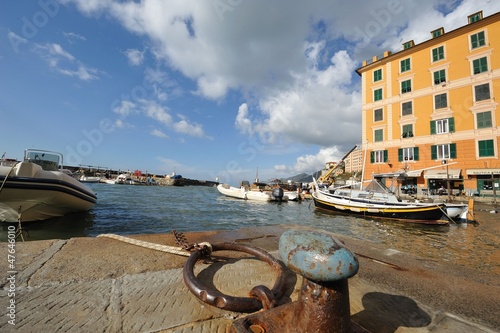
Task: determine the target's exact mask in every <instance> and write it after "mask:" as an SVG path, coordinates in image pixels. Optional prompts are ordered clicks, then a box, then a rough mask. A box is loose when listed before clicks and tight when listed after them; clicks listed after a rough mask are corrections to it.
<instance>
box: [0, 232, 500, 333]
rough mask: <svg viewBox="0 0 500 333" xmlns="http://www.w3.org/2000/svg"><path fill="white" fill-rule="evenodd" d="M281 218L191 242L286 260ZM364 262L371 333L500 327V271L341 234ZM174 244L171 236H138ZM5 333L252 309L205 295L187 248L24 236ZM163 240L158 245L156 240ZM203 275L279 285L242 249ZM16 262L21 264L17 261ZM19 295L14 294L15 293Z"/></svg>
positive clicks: (231, 289) (178, 329)
mask: <svg viewBox="0 0 500 333" xmlns="http://www.w3.org/2000/svg"><path fill="white" fill-rule="evenodd" d="M288 229H301V230H305V231H307V228H304V227H298V226H290V225H281V226H273V227H259V228H252V229H241V230H235V231H224V230H221V231H210V232H190V233H186V234H185V236H186V238H187V240H188V241H189V242H194V243H201V242H209V243H212V244H216V243H220V242H236V243H239V244H246V245H251V246H253V247H257V248H260V249H263V250H265V251H268V252H269V253H271V254H272V255H273V256H275V257H276V258H279V252H278V240H279V237H280V235H281V234H282V233H283V232H284V231H286V230H288ZM334 236H335V237H336V238H338V239H339V240H341V241H342V242H343V243H344V244H345V246H346V247H347V248H349V249H350V250H351V251H353V252H354V253H355V254H356V255H357V256H358V260H359V267H360V268H359V271H358V274H357V275H355V276H354V277H352V278H350V279H349V280H348V281H349V295H350V309H351V319H352V321H353V322H355V323H356V324H358V325H360V326H361V327H363V328H364V329H366V330H367V331H369V332H399V333H400V332H419V333H422V332H434V333H439V332H454V333H461V332H463V333H475V332H489V333H491V332H499V328H500V317H499V316H498V310H499V305H498V304H499V303H498V302H499V298H498V297H499V296H498V295H500V279H499V278H498V275H496V274H486V273H481V272H478V271H476V270H472V269H467V268H463V267H456V266H453V265H449V264H447V263H446V262H437V261H434V260H426V259H422V258H419V257H415V256H413V255H411V254H407V253H402V252H398V251H396V250H391V249H387V248H385V247H384V246H383V245H381V244H376V243H371V242H367V241H361V240H357V239H353V238H349V237H346V236H340V235H334ZM129 237H130V238H131V239H133V240H140V241H144V242H147V243H149V244H153V245H154V244H157V245H171V246H175V245H176V244H175V238H174V236H173V235H172V234H152V235H134V236H129ZM1 246H2V253H3V256H2V258H4V259H2V261H1V264H0V269H1V271H2V272H4V273H6V272H7V274H2V277H1V280H0V283H1V286H2V288H1V291H0V303H1V304H0V305H1V306H0V313H1V317H0V331H1V332H92V333H97V332H162V333H187V332H199V333H202V332H210V333H212V332H218V333H223V332H228V327H230V326H231V323H232V322H233V321H234V320H236V319H238V318H243V317H245V316H247V315H248V314H245V313H238V312H231V311H226V310H221V309H219V308H216V307H213V306H210V305H208V304H205V303H203V302H202V301H200V300H198V299H197V298H196V297H195V296H194V295H193V294H192V293H191V292H190V291H189V290H188V289H187V287H186V286H185V284H184V281H183V276H182V269H183V265H184V263H185V262H186V257H185V256H180V255H177V254H171V253H165V252H162V251H158V250H156V249H153V248H147V247H143V246H139V245H135V244H130V243H126V242H123V241H120V240H117V239H113V238H110V237H107V236H103V237H92V238H90V237H89V238H72V239H68V240H57V239H54V240H44V241H30V242H21V241H20V240H17V241H16V242H15V247H11V248H14V254H13V255H14V257H15V261H12V262H8V261H7V257H8V256H7V251H6V249H7V243H3V244H1ZM153 247H154V246H153ZM213 257H214V258H216V259H218V260H215V262H213V263H202V262H199V263H197V264H196V270H195V271H196V274H198V277H199V278H200V279H203V281H204V282H205V283H206V284H210V285H213V286H214V287H215V288H217V289H218V290H220V291H221V292H223V293H226V294H228V295H234V296H247V294H248V292H249V291H250V289H251V288H252V287H254V286H256V285H259V284H263V285H267V286H272V284H273V283H274V280H275V273H274V272H273V270H272V269H270V267H269V265H268V264H266V263H264V262H262V261H259V260H255V258H251V257H249V256H248V255H247V254H245V253H241V252H226V251H224V252H216V253H213ZM10 264H12V266H9V265H10ZM301 279H302V277H300V276H297V275H295V274H290V275H287V291H286V293H285V296H284V298H283V299H282V300H281V302H283V303H286V302H290V301H294V300H296V299H297V294H298V290H299V287H300V282H301ZM12 300H14V302H13V301H12Z"/></svg>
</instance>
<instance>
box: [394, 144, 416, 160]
mask: <svg viewBox="0 0 500 333" xmlns="http://www.w3.org/2000/svg"><path fill="white" fill-rule="evenodd" d="M398 161H399V162H404V161H418V147H410V148H399V149H398Z"/></svg>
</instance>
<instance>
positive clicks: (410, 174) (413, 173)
mask: <svg viewBox="0 0 500 333" xmlns="http://www.w3.org/2000/svg"><path fill="white" fill-rule="evenodd" d="M420 175H422V170H414V171H407V172H406V177H420Z"/></svg>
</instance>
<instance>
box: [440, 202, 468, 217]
mask: <svg viewBox="0 0 500 333" xmlns="http://www.w3.org/2000/svg"><path fill="white" fill-rule="evenodd" d="M445 207H446V214H447V215H448V216H449V217H451V218H452V219H461V220H466V219H467V212H468V210H469V205H467V204H462V203H456V204H454V203H445Z"/></svg>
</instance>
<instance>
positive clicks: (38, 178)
mask: <svg viewBox="0 0 500 333" xmlns="http://www.w3.org/2000/svg"><path fill="white" fill-rule="evenodd" d="M62 166H63V156H62V154H60V153H56V152H50V151H45V150H35V149H27V150H25V152H24V160H23V161H22V162H16V163H15V164H13V165H11V166H5V165H2V166H0V221H1V222H17V221H19V220H21V221H39V220H45V219H49V218H53V217H59V216H63V215H66V214H68V213H71V212H79V211H86V210H89V209H90V208H91V207H92V206H93V205H94V204H95V203H96V200H97V197H96V194H95V193H94V192H92V191H91V190H90V189H89V188H88V187H86V186H85V185H84V184H82V183H80V182H79V181H78V180H76V179H75V178H73V177H71V176H70V175H69V174H68V173H67V172H65V171H64V170H63V169H62Z"/></svg>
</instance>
